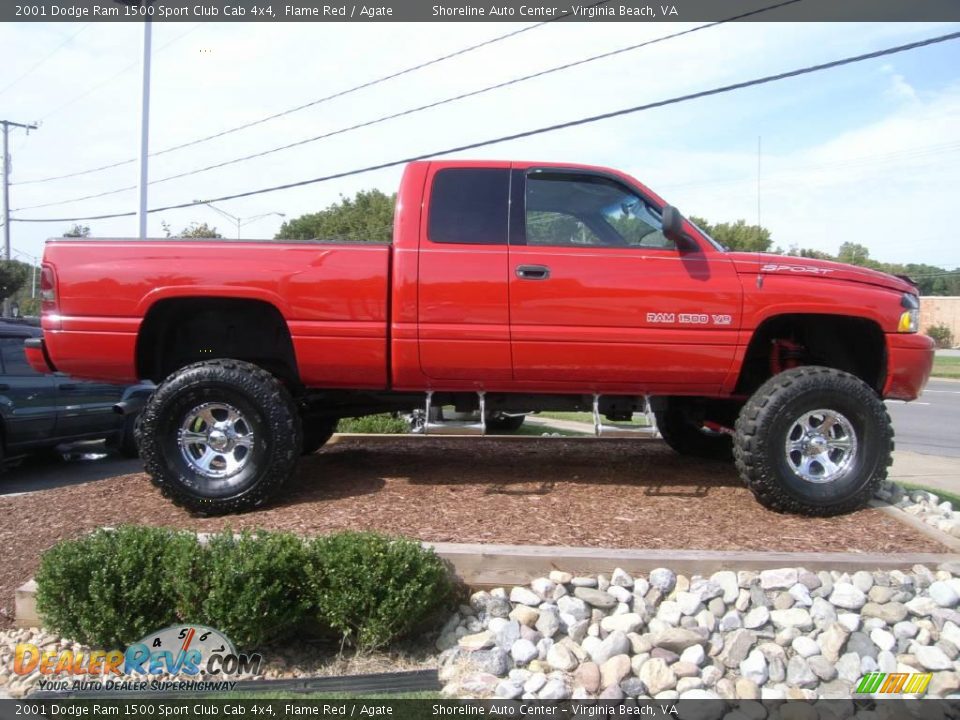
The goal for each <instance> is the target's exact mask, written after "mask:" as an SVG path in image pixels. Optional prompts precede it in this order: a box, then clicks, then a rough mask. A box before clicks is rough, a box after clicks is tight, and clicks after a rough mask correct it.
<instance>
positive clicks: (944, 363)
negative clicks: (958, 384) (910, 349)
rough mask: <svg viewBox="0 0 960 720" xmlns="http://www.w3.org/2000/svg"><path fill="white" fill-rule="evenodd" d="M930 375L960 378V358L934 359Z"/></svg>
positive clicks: (940, 357)
mask: <svg viewBox="0 0 960 720" xmlns="http://www.w3.org/2000/svg"><path fill="white" fill-rule="evenodd" d="M931 375H932V376H933V377H943V378H960V357H943V356H937V357H935V358H934V359H933V372H932V373H931Z"/></svg>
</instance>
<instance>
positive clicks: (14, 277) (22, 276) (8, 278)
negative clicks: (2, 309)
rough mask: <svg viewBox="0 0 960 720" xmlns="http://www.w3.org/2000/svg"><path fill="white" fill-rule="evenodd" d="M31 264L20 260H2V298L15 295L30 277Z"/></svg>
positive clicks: (0, 265)
mask: <svg viewBox="0 0 960 720" xmlns="http://www.w3.org/2000/svg"><path fill="white" fill-rule="evenodd" d="M30 271H31V266H30V265H27V264H26V263H22V262H20V261H19V260H0V300H5V299H6V298H8V297H10V296H11V295H13V294H14V293H15V292H16V291H17V290H19V289H20V288H21V287H23V284H24V283H25V282H27V279H28V278H29V277H30Z"/></svg>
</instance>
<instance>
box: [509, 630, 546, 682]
mask: <svg viewBox="0 0 960 720" xmlns="http://www.w3.org/2000/svg"><path fill="white" fill-rule="evenodd" d="M537 655H538V652H537V646H536V645H534V644H533V643H532V642H530V641H529V640H524V639H523V638H520V639H519V640H517V641H516V642H515V643H514V644H513V645H511V646H510V656H511V657H512V658H513V661H514V662H515V663H517V665H526V664H527V663H528V662H530V661H531V660H533V659H535V658H536V657H537ZM538 689H539V688H538ZM532 692H535V691H532Z"/></svg>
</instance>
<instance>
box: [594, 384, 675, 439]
mask: <svg viewBox="0 0 960 720" xmlns="http://www.w3.org/2000/svg"><path fill="white" fill-rule="evenodd" d="M633 414H634V415H642V416H643V417H644V419H645V420H646V421H647V424H646V426H645V427H624V426H622V425H609V424H606V423H604V422H603V421H604V417H603V416H602V415H601V414H600V396H599V395H598V394H596V393H594V395H593V431H594V433H596V435H597V437H601V436H603V435H607V436H617V435H619V436H623V437H651V438H657V437H660V432H659V431H658V430H657V417H656V415H654V414H653V411H652V410H651V409H650V398H648V397H647V396H646V395H644V396H643V411H642V412H640V413H633Z"/></svg>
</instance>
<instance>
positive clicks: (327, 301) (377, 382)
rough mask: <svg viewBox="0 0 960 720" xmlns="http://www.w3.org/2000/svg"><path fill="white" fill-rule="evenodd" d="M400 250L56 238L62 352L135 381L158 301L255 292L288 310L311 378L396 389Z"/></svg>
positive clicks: (55, 346)
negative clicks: (390, 362) (392, 318)
mask: <svg viewBox="0 0 960 720" xmlns="http://www.w3.org/2000/svg"><path fill="white" fill-rule="evenodd" d="M389 258H390V246H389V245H386V244H375V243H346V242H316V241H304V242H298V241H283V242H275V241H236V240H219V239H218V240H173V239H166V240H129V239H116V240H98V239H82V240H75V239H64V240H51V241H49V243H48V244H47V248H46V253H45V263H47V264H48V265H51V266H52V267H53V268H54V270H55V271H56V273H57V295H58V298H59V314H58V315H54V316H45V317H44V318H43V329H44V331H45V332H46V333H47V334H49V335H56V336H57V342H54V343H50V344H49V345H50V347H51V357H50V359H51V360H52V362H53V364H54V365H55V366H56V368H57V369H58V370H61V371H63V372H67V373H70V374H74V375H77V376H80V377H91V378H102V379H107V380H112V381H114V382H117V381H125V382H133V381H135V380H137V379H139V378H138V377H137V375H138V372H137V368H136V361H135V357H136V341H137V332H138V331H139V329H140V326H141V323H143V322H145V321H146V320H147V319H148V317H149V313H150V311H151V309H152V308H155V307H156V306H157V305H156V304H157V303H158V302H161V301H165V300H170V299H173V298H189V297H193V296H200V295H202V296H205V297H221V298H230V297H243V298H253V299H257V300H262V301H264V302H266V303H270V304H272V305H273V306H274V307H276V308H277V309H279V311H280V313H281V315H282V316H283V317H284V319H285V320H286V321H287V323H288V325H289V328H290V333H291V336H292V340H293V346H294V351H295V355H296V361H297V364H298V369H299V373H300V378H301V380H302V381H303V382H304V383H305V384H308V385H315V386H320V387H354V388H380V387H385V386H386V382H387V351H386V350H387V308H388V303H387V295H388V292H389V280H388V271H389V263H390V260H389Z"/></svg>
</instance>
